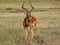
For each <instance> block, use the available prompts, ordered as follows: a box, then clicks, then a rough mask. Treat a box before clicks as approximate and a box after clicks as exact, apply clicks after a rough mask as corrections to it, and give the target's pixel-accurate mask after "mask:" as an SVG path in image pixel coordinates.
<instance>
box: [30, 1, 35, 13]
mask: <svg viewBox="0 0 60 45" xmlns="http://www.w3.org/2000/svg"><path fill="white" fill-rule="evenodd" d="M30 5H31V7H32V9H31V10H30V12H32V11H33V9H34V7H33V6H32V4H31V2H30Z"/></svg>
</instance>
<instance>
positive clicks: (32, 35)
mask: <svg viewBox="0 0 60 45" xmlns="http://www.w3.org/2000/svg"><path fill="white" fill-rule="evenodd" d="M33 37H34V31H33V29H31V39H33Z"/></svg>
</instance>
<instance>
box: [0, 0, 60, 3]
mask: <svg viewBox="0 0 60 45" xmlns="http://www.w3.org/2000/svg"><path fill="white" fill-rule="evenodd" d="M23 1H31V2H41V1H42V2H46V1H60V0H0V3H19V2H23Z"/></svg>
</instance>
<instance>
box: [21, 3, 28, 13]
mask: <svg viewBox="0 0 60 45" xmlns="http://www.w3.org/2000/svg"><path fill="white" fill-rule="evenodd" d="M22 8H23V9H24V10H25V11H26V12H27V9H26V8H24V2H23V4H22Z"/></svg>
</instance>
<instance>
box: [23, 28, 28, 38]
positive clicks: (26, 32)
mask: <svg viewBox="0 0 60 45" xmlns="http://www.w3.org/2000/svg"><path fill="white" fill-rule="evenodd" d="M24 31H25V38H27V36H28V31H27V30H26V28H24Z"/></svg>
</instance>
